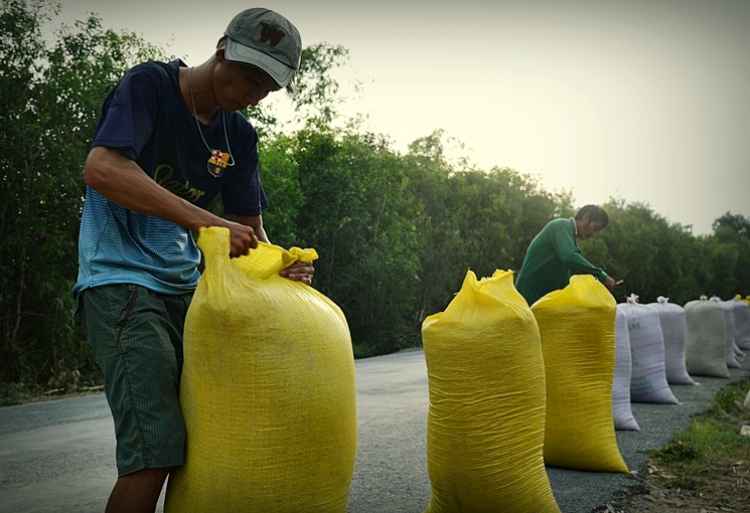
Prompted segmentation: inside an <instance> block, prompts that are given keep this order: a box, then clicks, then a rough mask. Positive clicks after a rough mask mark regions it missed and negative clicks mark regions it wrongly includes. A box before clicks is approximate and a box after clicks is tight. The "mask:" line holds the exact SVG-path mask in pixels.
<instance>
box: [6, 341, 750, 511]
mask: <svg viewBox="0 0 750 513" xmlns="http://www.w3.org/2000/svg"><path fill="white" fill-rule="evenodd" d="M749 362H750V359H749V360H743V363H742V365H743V368H742V369H733V370H732V371H731V374H732V377H731V378H729V379H716V378H700V377H698V378H696V379H697V381H699V382H700V384H699V385H697V386H672V387H671V389H672V391H673V393H674V394H675V395H676V396H677V398H678V399H679V400H680V401H681V404H679V405H654V404H633V415H634V416H635V418H636V420H637V421H638V423H639V424H640V426H641V431H639V432H623V431H618V432H617V440H618V445H619V447H620V452H621V453H622V455H623V458H624V459H625V462H626V463H627V464H628V467H629V468H630V469H631V471H636V472H639V471H640V472H643V471H644V469H645V464H646V457H645V454H644V451H646V450H648V449H656V448H660V447H662V446H664V445H665V444H667V443H668V442H669V441H670V439H671V437H672V434H673V433H674V432H676V431H680V430H682V429H684V428H685V427H687V426H688V425H689V423H690V420H691V418H692V417H693V416H694V415H695V414H696V413H700V412H701V411H704V410H706V409H707V408H708V407H709V406H710V404H711V400H712V398H713V395H714V392H715V391H716V389H718V388H719V387H721V386H723V385H726V384H728V383H729V382H730V381H735V380H738V379H741V378H744V377H747V376H750V371H749V370H748V368H749V367H750V365H748V363H749ZM356 375H357V416H358V426H359V440H358V450H357V461H356V465H355V469H354V476H353V479H352V484H351V490H350V495H349V509H348V511H349V513H379V512H380V513H422V512H423V511H424V509H425V507H426V506H427V503H428V501H429V498H430V481H429V478H428V475H427V457H426V449H425V433H426V422H427V408H428V390H427V368H426V365H425V361H424V353H423V352H422V351H421V350H417V351H409V352H403V353H398V354H392V355H387V356H379V357H375V358H367V359H363V360H357V362H356ZM114 448H115V439H114V428H113V423H112V419H111V418H110V414H109V409H108V407H107V403H106V401H105V399H104V396H103V395H102V394H95V395H90V396H85V397H75V398H67V399H60V400H55V401H48V402H43V403H33V404H27V405H21V406H11V407H6V408H0V513H31V512H35V513H57V512H66V513H73V512H78V513H101V512H103V511H104V507H105V504H106V500H107V496H108V494H109V491H110V490H111V488H112V485H113V483H114V481H115V479H116V477H117V474H116V470H115V464H114V458H115V454H114V452H115V451H114ZM548 475H549V477H550V482H551V484H552V490H553V492H554V494H555V498H556V499H557V502H558V504H559V506H560V509H561V510H562V511H563V513H589V512H591V511H592V510H593V509H594V508H596V507H601V506H604V505H606V503H607V502H609V501H611V500H612V499H613V497H614V495H615V493H616V492H618V491H624V490H627V489H628V488H629V487H631V486H634V485H636V484H638V474H637V473H636V474H632V475H626V474H608V473H597V472H580V471H573V470H567V469H559V468H548ZM162 504H163V497H162V499H161V500H160V501H159V506H158V509H157V511H162V508H163V506H162Z"/></svg>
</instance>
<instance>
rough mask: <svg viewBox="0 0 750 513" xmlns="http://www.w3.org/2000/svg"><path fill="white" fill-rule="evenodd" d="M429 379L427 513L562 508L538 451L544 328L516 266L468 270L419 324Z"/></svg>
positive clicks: (541, 441)
mask: <svg viewBox="0 0 750 513" xmlns="http://www.w3.org/2000/svg"><path fill="white" fill-rule="evenodd" d="M422 340H423V345H424V352H425V360H426V362H427V373H428V382H429V395H430V405H429V417H428V422H427V470H428V473H429V476H430V482H431V485H432V496H431V498H430V503H429V506H428V507H427V510H426V513H454V512H455V513H458V512H461V511H463V512H472V513H481V512H487V513H489V512H499V511H502V512H503V513H528V512H530V511H533V512H535V513H547V512H549V513H559V511H560V509H559V508H558V506H557V502H556V501H555V498H554V496H553V495H552V489H551V487H550V483H549V479H548V478H547V472H546V469H545V467H544V459H543V455H542V450H543V444H544V408H545V398H544V395H545V389H544V365H543V363H542V351H541V347H540V342H539V330H538V329H537V326H536V322H535V320H534V316H533V315H532V313H531V310H529V307H528V306H527V305H526V301H525V300H524V299H523V297H522V296H521V295H520V294H519V293H518V292H516V289H515V287H514V286H513V275H512V273H510V272H503V271H496V272H495V274H494V275H493V276H492V278H489V279H483V280H481V281H479V282H477V279H476V276H475V275H474V273H473V272H471V271H469V272H468V273H467V274H466V277H465V279H464V283H463V286H462V288H461V291H460V292H459V293H458V294H457V295H456V297H455V298H454V299H453V301H451V303H450V305H448V308H446V310H445V312H443V313H438V314H435V315H432V316H430V317H428V318H427V319H425V321H424V323H423V325H422Z"/></svg>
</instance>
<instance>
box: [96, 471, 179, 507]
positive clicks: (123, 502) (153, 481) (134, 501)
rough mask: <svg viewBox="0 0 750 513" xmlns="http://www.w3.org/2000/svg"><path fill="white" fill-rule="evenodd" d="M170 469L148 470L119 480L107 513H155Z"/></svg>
mask: <svg viewBox="0 0 750 513" xmlns="http://www.w3.org/2000/svg"><path fill="white" fill-rule="evenodd" d="M169 470H170V469H168V468H146V469H143V470H139V471H138V472H133V473H132V474H128V475H126V476H122V477H121V478H119V479H118V480H117V483H116V484H115V487H114V489H113V490H112V494H111V495H110V496H109V502H107V510H106V513H154V510H155V509H156V502H157V501H158V500H159V494H160V493H161V488H162V486H164V480H165V479H166V478H167V475H168V474H169Z"/></svg>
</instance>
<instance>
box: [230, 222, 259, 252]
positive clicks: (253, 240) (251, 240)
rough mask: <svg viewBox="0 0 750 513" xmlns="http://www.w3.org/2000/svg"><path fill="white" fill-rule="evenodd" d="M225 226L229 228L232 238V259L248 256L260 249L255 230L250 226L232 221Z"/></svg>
mask: <svg viewBox="0 0 750 513" xmlns="http://www.w3.org/2000/svg"><path fill="white" fill-rule="evenodd" d="M225 226H226V227H227V228H229V234H230V236H231V248H230V250H229V256H230V257H231V258H237V257H239V256H242V255H247V254H248V253H249V252H250V250H251V249H255V248H257V247H258V237H256V235H255V230H253V229H252V228H250V227H249V226H246V225H244V224H240V223H234V222H232V221H227V224H226V225H225Z"/></svg>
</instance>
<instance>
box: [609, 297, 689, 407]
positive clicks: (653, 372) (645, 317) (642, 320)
mask: <svg viewBox="0 0 750 513" xmlns="http://www.w3.org/2000/svg"><path fill="white" fill-rule="evenodd" d="M621 308H622V309H623V311H624V312H625V317H626V318H627V321H628V336H629V337H630V354H631V356H632V367H633V371H632V374H631V376H630V401H631V402H634V403H663V404H678V403H679V401H678V400H677V398H676V397H675V396H674V394H673V393H672V390H670V389H669V384H667V373H666V368H665V366H664V335H662V332H661V323H660V321H659V313H658V312H657V311H656V310H654V309H653V308H651V307H650V306H646V305H640V304H638V296H636V295H635V294H633V295H631V296H630V297H629V298H628V302H627V303H622V307H621Z"/></svg>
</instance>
